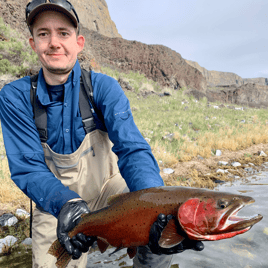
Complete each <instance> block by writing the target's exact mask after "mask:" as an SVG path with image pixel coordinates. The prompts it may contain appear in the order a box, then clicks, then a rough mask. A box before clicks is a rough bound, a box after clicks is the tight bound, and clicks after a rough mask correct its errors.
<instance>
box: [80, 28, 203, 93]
mask: <svg viewBox="0 0 268 268" xmlns="http://www.w3.org/2000/svg"><path fill="white" fill-rule="evenodd" d="M83 34H84V35H85V38H86V48H87V49H88V50H90V51H91V52H92V54H93V55H94V57H95V58H96V60H97V62H99V63H100V64H101V65H102V66H113V67H115V68H117V69H119V70H124V72H126V71H135V72H137V71H139V72H140V73H143V74H144V75H145V76H146V77H147V78H149V79H152V80H154V81H156V82H158V83H159V84H160V85H162V86H168V87H171V88H173V89H177V88H182V87H191V88H195V89H197V90H205V88H206V81H205V79H204V77H203V76H202V74H201V73H200V72H199V71H198V70H197V69H195V68H194V67H192V66H190V65H188V64H187V63H186V62H185V60H184V59H183V58H182V57H181V55H180V54H179V53H177V52H176V51H174V50H172V49H170V48H168V47H165V46H161V45H146V44H143V43H140V42H137V41H128V40H124V39H122V38H109V37H106V36H104V35H101V34H99V33H97V32H94V31H90V30H88V29H85V28H83Z"/></svg>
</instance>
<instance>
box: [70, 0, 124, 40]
mask: <svg viewBox="0 0 268 268" xmlns="http://www.w3.org/2000/svg"><path fill="white" fill-rule="evenodd" d="M71 2H72V4H73V6H74V8H75V10H76V12H77V13H78V14H79V19H80V22H81V24H82V25H83V26H84V27H86V28H87V29H89V30H93V31H96V32H98V33H100V34H103V35H105V36H109V37H122V36H121V35H120V34H119V33H118V31H117V28H116V26H115V23H114V22H113V21H112V20H111V17H110V14H109V10H108V6H107V3H106V2H105V0H71Z"/></svg>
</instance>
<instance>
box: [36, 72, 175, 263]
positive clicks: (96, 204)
mask: <svg viewBox="0 0 268 268" xmlns="http://www.w3.org/2000/svg"><path fill="white" fill-rule="evenodd" d="M85 75H87V74H86V73H85V71H84V70H82V77H83V76H85ZM83 78H84V77H83ZM87 78H88V77H87ZM35 79H36V77H35ZM83 81H84V79H83ZM89 82H90V85H89V84H88V83H89ZM81 84H82V85H83V83H81ZM82 85H81V89H80V97H79V103H80V111H81V115H82V119H83V120H82V121H83V124H84V129H85V131H86V133H87V134H86V136H85V138H84V140H83V142H82V143H81V145H80V147H79V148H78V149H77V150H76V151H75V152H73V153H72V154H66V155H64V154H58V153H55V152H54V151H53V150H52V149H51V148H50V147H49V145H48V144H47V143H46V139H47V130H46V120H47V118H46V113H44V112H42V109H40V107H39V108H37V109H36V98H35V90H36V84H35V85H33V84H32V87H34V86H35V90H34V92H33V94H31V100H32V103H33V107H34V114H35V121H36V125H37V129H38V131H39V134H40V139H41V141H42V143H41V144H42V147H43V150H44V156H45V162H46V164H47V166H48V168H49V169H50V171H51V172H52V173H53V174H54V175H55V176H56V177H57V179H59V180H60V181H61V182H62V183H63V184H64V185H65V186H68V187H69V189H70V190H73V191H75V192H76V193H77V194H79V196H80V197H81V198H82V199H83V200H85V201H86V202H87V204H88V207H89V209H90V210H91V211H95V210H98V209H101V208H103V207H105V206H106V205H107V199H108V197H109V196H111V195H114V194H119V193H122V192H127V191H129V189H128V187H127V185H126V182H125V180H124V179H123V178H122V176H121V175H120V173H119V169H118V165H117V160H118V158H117V156H116V155H115V154H114V153H113V152H112V150H111V148H112V145H113V144H112V142H111V141H110V139H109V137H108V133H107V132H104V131H101V130H99V129H96V128H95V124H94V120H93V116H92V112H91V108H90V106H89V104H88V99H87V98H86V96H87V97H89V99H91V101H92V100H93V94H92V93H93V90H92V86H91V81H90V77H89V80H87V81H86V86H85V87H83V86H82ZM88 88H90V90H91V93H88V92H87V91H88ZM85 92H86V94H85ZM90 97H91V98H90ZM81 106H82V107H81ZM85 107H87V109H85ZM93 107H94V104H93ZM94 108H95V107H94ZM98 116H99V114H98ZM56 229H57V219H56V218H55V217H54V216H52V215H51V214H50V213H47V212H45V211H43V210H42V208H39V207H37V208H36V209H35V210H34V213H33V223H32V250H33V258H32V260H33V268H37V267H39V268H41V267H42V268H56V265H55V263H56V258H55V257H54V256H52V255H50V254H47V251H48V249H49V247H50V246H51V244H52V243H53V242H54V241H55V240H56V239H57V234H56ZM171 260H172V255H160V256H159V255H155V254H152V253H151V251H150V249H149V248H148V247H147V246H145V247H139V248H138V250H137V255H136V256H135V258H134V260H133V264H134V266H133V267H135V268H143V267H144V268H145V267H146V268H147V267H154V268H160V267H161V268H168V267H170V266H171ZM86 263H87V253H83V254H82V256H81V257H80V258H79V259H78V260H71V262H70V263H69V265H68V266H67V267H68V268H70V267H73V268H74V267H79V268H80V267H81V268H86Z"/></svg>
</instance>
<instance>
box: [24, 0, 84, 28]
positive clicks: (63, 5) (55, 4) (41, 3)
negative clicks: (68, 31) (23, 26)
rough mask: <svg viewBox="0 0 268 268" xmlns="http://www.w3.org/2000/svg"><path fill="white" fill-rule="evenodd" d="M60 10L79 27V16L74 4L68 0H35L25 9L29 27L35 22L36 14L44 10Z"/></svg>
mask: <svg viewBox="0 0 268 268" xmlns="http://www.w3.org/2000/svg"><path fill="white" fill-rule="evenodd" d="M48 10H49V11H51V10H52V11H53V10H54V11H58V12H61V13H63V14H64V15H66V16H67V17H69V18H70V20H71V21H72V22H73V24H74V26H75V27H76V28H79V18H78V15H77V13H76V11H75V9H74V7H73V5H72V4H71V3H70V2H68V1H66V0H33V1H31V2H29V3H28V4H27V6H26V9H25V14H26V23H27V25H28V27H30V26H31V25H32V24H33V21H34V18H35V16H36V15H38V14H39V13H41V12H43V11H48Z"/></svg>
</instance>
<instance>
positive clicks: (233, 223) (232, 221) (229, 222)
mask: <svg viewBox="0 0 268 268" xmlns="http://www.w3.org/2000/svg"><path fill="white" fill-rule="evenodd" d="M251 203H254V201H252V202H251ZM246 205H248V204H241V205H240V206H239V207H237V208H235V209H234V210H233V211H232V212H231V214H230V215H229V216H228V217H227V219H226V221H225V223H224V225H223V227H222V228H221V229H222V230H223V231H225V232H230V231H241V230H244V229H248V228H249V229H250V228H251V227H252V226H253V225H254V224H256V223H257V222H259V221H260V220H262V218H263V216H262V215H260V214H255V215H252V216H247V217H245V216H238V215H237V213H238V212H239V211H240V210H241V209H242V208H243V207H245V206H246ZM249 229H248V230H249Z"/></svg>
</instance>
